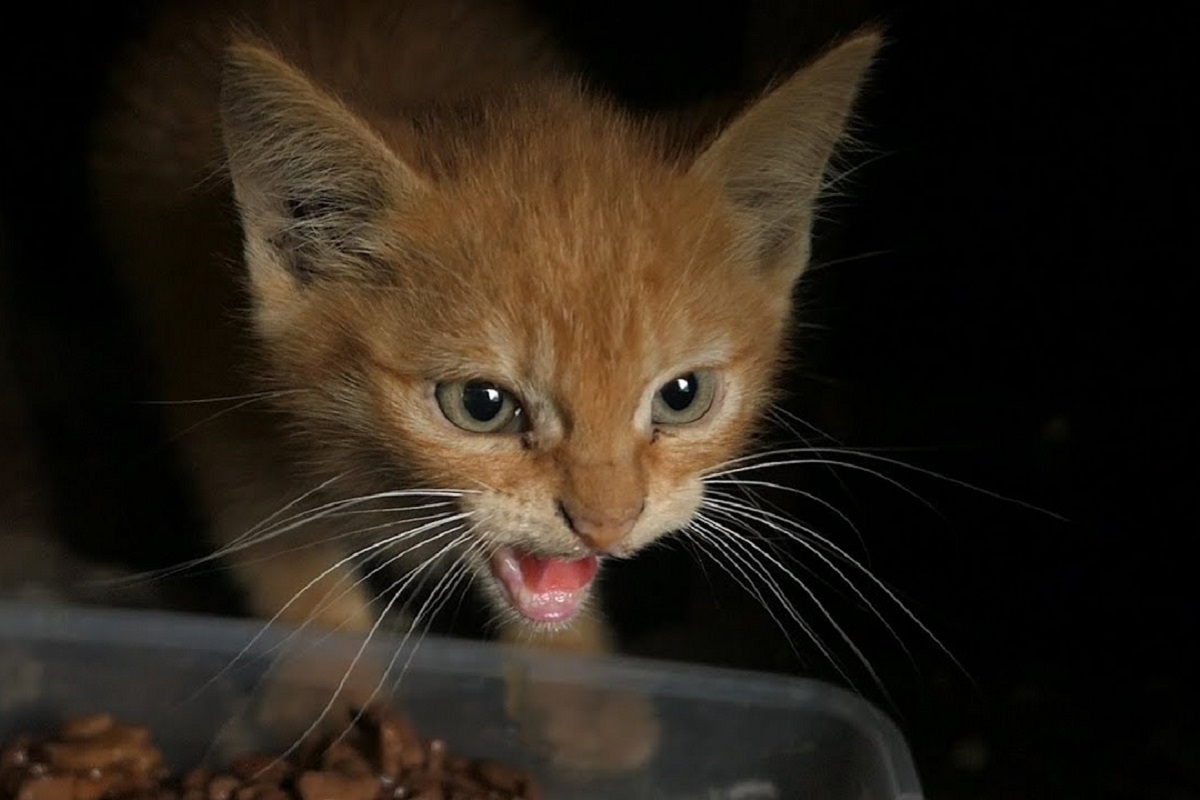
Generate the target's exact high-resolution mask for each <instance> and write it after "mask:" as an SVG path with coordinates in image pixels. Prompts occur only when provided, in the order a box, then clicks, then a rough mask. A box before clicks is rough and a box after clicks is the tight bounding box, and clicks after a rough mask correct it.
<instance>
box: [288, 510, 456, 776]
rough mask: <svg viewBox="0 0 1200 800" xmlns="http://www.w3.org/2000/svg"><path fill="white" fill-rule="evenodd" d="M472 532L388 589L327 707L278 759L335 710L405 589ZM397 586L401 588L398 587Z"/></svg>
mask: <svg viewBox="0 0 1200 800" xmlns="http://www.w3.org/2000/svg"><path fill="white" fill-rule="evenodd" d="M472 530H473V529H472ZM470 534H471V530H468V531H467V532H465V533H462V534H460V535H459V536H457V537H456V538H454V539H452V540H451V541H450V543H449V544H447V545H445V546H444V547H442V549H440V550H439V551H438V552H437V553H436V554H435V555H434V556H432V557H431V558H429V559H427V560H426V561H424V562H423V563H422V564H421V565H419V566H418V567H416V568H415V569H414V570H413V571H412V572H411V573H410V574H409V575H407V576H406V577H405V578H404V579H403V580H402V581H397V582H396V583H394V584H392V587H391V588H389V589H388V591H389V592H391V591H392V589H395V593H394V594H393V595H392V598H391V600H389V601H388V603H387V605H386V606H384V608H383V610H382V611H381V612H380V614H379V615H378V617H377V619H376V620H375V623H374V624H373V625H371V629H370V630H369V631H368V632H367V634H366V636H365V638H364V639H363V641H362V644H361V645H359V647H358V649H357V651H356V652H355V654H354V657H353V658H352V659H351V660H350V665H349V666H348V667H347V668H346V672H345V674H343V675H342V679H341V680H340V681H339V682H338V685H337V688H335V689H334V692H333V696H332V697H330V698H329V702H328V703H326V704H325V707H324V708H323V709H322V710H321V712H320V713H319V714H318V715H317V718H316V719H315V720H313V722H312V724H311V725H309V726H308V728H307V729H306V730H305V731H304V732H303V733H302V734H300V736H299V737H297V739H296V741H295V742H293V743H292V744H291V746H290V747H288V748H287V750H285V751H284V752H283V753H281V754H280V755H279V756H278V758H277V759H276V761H282V760H284V759H287V758H288V757H289V756H291V755H292V754H293V753H294V752H295V751H296V749H297V748H298V747H300V745H301V744H302V743H303V742H304V741H305V740H306V739H308V737H309V736H311V735H312V734H313V732H314V731H316V729H317V728H318V727H319V726H320V725H321V723H322V722H323V721H324V720H325V718H326V717H327V716H329V712H330V711H332V710H333V707H334V705H336V704H337V701H338V698H339V697H341V695H342V692H343V691H345V688H346V683H347V681H349V679H350V676H351V675H352V674H353V673H354V670H355V668H356V667H357V666H358V664H359V662H360V661H361V660H362V656H363V653H365V652H366V651H367V648H368V646H369V645H370V643H371V640H372V639H373V638H374V637H375V635H376V634H377V633H378V632H379V628H380V626H381V625H382V624H383V621H384V619H386V617H387V615H388V614H389V613H390V612H391V610H392V608H393V607H394V606H395V604H396V601H397V600H398V599H399V598H400V596H401V594H402V593H403V591H404V589H405V588H406V587H407V586H408V585H409V584H410V583H411V582H412V581H413V580H414V579H415V578H416V577H417V575H419V574H420V573H421V572H423V571H424V570H425V569H426V568H427V567H428V566H429V565H430V564H432V563H433V562H434V561H436V559H437V558H438V557H440V556H441V555H443V554H444V553H447V552H449V551H450V550H451V549H453V548H454V547H457V546H459V545H460V544H462V543H463V542H465V541H466V540H467V539H468V538H469V537H470ZM397 586H398V587H399V588H396V587H397Z"/></svg>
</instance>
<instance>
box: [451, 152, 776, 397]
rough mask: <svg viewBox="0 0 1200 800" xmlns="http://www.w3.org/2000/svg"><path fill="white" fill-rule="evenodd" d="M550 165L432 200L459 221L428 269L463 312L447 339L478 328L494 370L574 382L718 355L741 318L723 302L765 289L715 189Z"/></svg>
mask: <svg viewBox="0 0 1200 800" xmlns="http://www.w3.org/2000/svg"><path fill="white" fill-rule="evenodd" d="M555 166H560V167H563V168H562V169H558V170H557V174H551V172H550V170H552V169H554V167H555ZM542 167H543V168H542V170H540V172H541V173H542V174H541V175H540V176H538V175H527V176H525V178H524V179H523V180H521V181H513V182H512V184H511V185H499V184H497V185H495V186H492V187H484V186H480V185H479V184H475V185H472V186H470V187H466V188H464V189H460V190H459V191H458V192H456V193H454V194H452V195H451V196H450V197H449V198H447V199H446V200H444V201H443V202H444V205H441V207H440V208H439V209H438V213H439V214H440V215H441V223H442V225H443V226H445V227H446V228H447V229H449V230H450V231H451V232H450V233H449V234H448V236H447V238H446V239H445V240H444V242H445V245H444V248H443V249H442V253H441V254H440V256H439V258H438V261H439V263H440V268H439V269H438V270H437V273H436V274H429V275H428V276H427V277H428V278H429V279H430V280H431V281H434V282H436V283H437V284H438V285H439V294H438V299H439V301H440V302H441V303H442V304H444V305H445V306H447V308H445V310H444V311H443V312H442V313H440V314H438V315H437V316H438V319H440V320H442V321H443V322H445V323H448V324H450V325H454V324H455V320H464V321H466V322H465V324H466V327H465V328H464V329H463V330H461V331H460V332H459V335H458V336H455V337H453V338H454V339H462V338H463V337H470V336H475V337H478V339H479V341H477V344H480V345H484V346H486V347H487V348H488V349H489V350H491V354H490V357H491V359H492V360H493V361H494V362H495V363H496V366H497V368H499V369H501V370H502V371H503V372H505V373H507V374H514V375H522V376H533V375H538V376H539V378H540V379H541V380H547V379H549V377H550V376H549V375H547V374H545V373H546V371H547V367H548V365H553V373H554V377H555V378H557V379H558V380H568V381H577V380H584V379H586V378H587V377H588V376H591V377H592V378H599V377H600V375H601V373H603V372H604V371H605V370H606V369H607V368H608V367H610V366H611V368H612V369H613V370H614V371H616V372H621V373H632V374H629V377H630V378H631V379H633V380H635V381H637V382H639V383H640V382H644V381H646V380H649V379H651V378H653V377H655V376H656V375H658V374H659V373H661V372H663V371H666V370H670V369H673V368H676V367H679V366H687V365H688V364H689V363H691V364H694V365H697V366H698V365H705V364H712V363H719V362H720V361H721V360H722V359H724V358H725V357H726V356H727V355H728V350H729V338H730V330H729V328H730V326H731V324H736V320H735V319H731V317H730V315H728V314H726V313H724V312H723V308H722V302H730V301H732V302H733V303H734V304H735V305H736V304H737V301H738V300H739V299H741V298H742V297H743V296H744V295H746V294H747V293H748V292H749V293H753V292H755V291H757V290H758V288H759V287H757V286H756V285H754V281H753V279H752V278H751V277H750V276H749V275H747V274H745V272H746V271H745V270H744V269H742V267H744V265H738V264H734V263H732V261H731V256H730V253H731V249H732V248H731V246H730V245H731V237H730V234H729V224H728V220H727V219H726V218H725V216H724V215H725V210H724V208H723V207H722V206H721V205H720V203H719V202H718V198H717V197H716V196H715V194H713V193H711V192H710V193H708V196H706V195H705V192H704V191H703V188H698V187H696V186H694V185H691V182H689V181H688V180H686V177H685V176H679V175H675V174H669V173H667V172H666V171H665V170H664V171H663V172H662V173H660V174H657V175H653V176H639V175H638V174H637V173H636V172H635V173H630V174H626V175H625V176H623V177H624V180H622V181H619V182H615V183H610V184H609V185H603V186H601V185H597V182H598V177H597V174H596V173H595V172H594V173H588V172H587V171H586V170H585V169H583V168H581V166H580V165H574V167H573V168H572V169H570V170H567V169H566V168H565V165H542ZM596 172H598V173H600V174H599V177H600V178H604V177H612V176H605V175H604V174H603V173H604V170H603V169H597V170H596ZM639 177H642V178H643V179H642V180H638V178H639ZM646 177H651V178H653V180H647V179H646ZM539 179H540V180H539ZM539 182H541V183H544V184H545V185H542V186H539V185H538V184H539ZM518 189H520V190H522V191H517V190H518ZM446 272H452V273H453V275H452V276H451V280H452V281H453V283H454V286H455V289H454V290H453V291H450V290H449V288H450V287H449V286H448V285H447V275H446V274H445V273H446ZM485 343H486V344H485ZM576 372H579V373H584V372H586V373H587V374H586V375H585V374H579V375H576V374H574V373H576Z"/></svg>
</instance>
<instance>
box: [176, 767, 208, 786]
mask: <svg viewBox="0 0 1200 800" xmlns="http://www.w3.org/2000/svg"><path fill="white" fill-rule="evenodd" d="M210 777H211V776H210V775H209V772H208V770H206V769H205V768H204V767H196V768H195V769H193V770H190V771H189V772H188V773H187V774H186V775H184V776H183V780H182V781H180V784H179V785H180V786H182V787H183V789H184V791H191V790H193V789H197V790H200V789H204V787H206V786H208V780H209V778H210Z"/></svg>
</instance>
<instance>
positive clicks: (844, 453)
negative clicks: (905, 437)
mask: <svg viewBox="0 0 1200 800" xmlns="http://www.w3.org/2000/svg"><path fill="white" fill-rule="evenodd" d="M825 454H832V455H834V456H838V457H841V458H847V457H853V458H861V459H864V460H867V461H874V462H878V463H882V464H887V465H889V466H893V467H898V468H900V469H904V470H908V471H910V472H915V473H917V474H919V475H924V476H925V477H928V478H933V479H935V480H939V481H943V482H945V483H949V484H951V485H953V486H958V487H960V488H962V489H968V490H970V491H972V492H976V493H978V494H982V495H984V496H985V497H990V498H992V499H993V500H999V501H1001V502H1004V503H1011V504H1013V505H1017V506H1020V507H1021V508H1024V509H1027V510H1029V511H1036V512H1038V513H1039V514H1045V515H1047V516H1049V517H1052V518H1054V519H1056V520H1059V521H1060V522H1066V521H1067V520H1066V518H1064V517H1062V516H1060V515H1058V514H1055V513H1054V512H1053V511H1047V510H1046V509H1044V508H1039V507H1037V506H1035V505H1032V504H1030V503H1026V502H1024V501H1021V500H1017V499H1015V498H1012V497H1007V496H1005V495H1002V494H999V493H998V492H993V491H991V490H988V489H984V488H982V487H979V486H975V485H974V484H971V483H968V482H966V481H963V480H959V479H958V478H951V477H949V476H948V475H942V474H940V473H938V472H934V471H933V470H929V469H925V468H924V467H918V466H916V465H914V464H908V463H906V462H904V461H900V460H898V459H895V458H889V457H887V456H882V455H879V454H878V453H869V452H865V451H863V450H850V449H844V448H835V447H784V448H778V449H772V450H767V451H764V452H761V453H752V454H750V455H747V456H742V457H739V458H735V459H731V460H730V461H727V462H725V464H724V465H723V467H725V466H729V465H734V464H739V463H742V464H744V466H740V467H733V468H721V469H720V470H719V471H716V472H711V473H708V474H707V475H706V476H705V477H710V476H711V477H721V478H725V477H729V476H730V475H734V474H738V473H741V472H748V471H751V470H756V469H767V468H771V467H780V466H800V465H804V464H826V465H834V466H839V467H843V468H845V469H853V470H859V471H863V472H867V473H869V474H871V475H873V476H875V477H876V478H879V479H880V480H883V481H886V482H887V483H889V484H891V485H893V486H895V487H897V488H899V489H901V490H902V491H904V492H905V493H907V494H909V495H911V496H913V497H914V498H916V499H917V500H919V501H920V502H922V503H924V504H925V505H930V504H929V503H928V502H927V501H925V500H924V499H922V498H921V497H920V496H919V495H917V494H915V493H914V492H913V491H912V490H910V489H908V488H907V487H905V486H903V485H902V484H900V483H899V482H898V481H896V480H894V479H893V478H890V477H888V476H886V475H884V474H882V473H880V472H877V471H874V470H870V469H868V468H866V467H864V466H862V465H861V464H855V463H853V462H850V461H844V460H835V459H831V458H827V457H822V458H808V459H784V460H782V461H779V460H772V461H768V462H765V463H755V464H745V462H749V461H753V460H755V459H760V458H769V459H777V458H778V457H780V456H790V455H805V456H824V455H825ZM930 507H931V508H932V506H930ZM934 511H935V512H936V511H937V510H936V509H934Z"/></svg>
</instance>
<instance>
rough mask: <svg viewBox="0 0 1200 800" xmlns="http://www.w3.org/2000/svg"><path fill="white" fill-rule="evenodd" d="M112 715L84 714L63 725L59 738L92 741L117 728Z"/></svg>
mask: <svg viewBox="0 0 1200 800" xmlns="http://www.w3.org/2000/svg"><path fill="white" fill-rule="evenodd" d="M116 724H117V721H116V720H114V719H113V717H112V715H111V714H83V715H80V716H78V717H72V718H70V719H68V720H67V721H66V722H64V723H63V726H62V728H61V729H60V730H59V734H58V735H59V736H61V737H62V738H64V739H91V738H92V737H93V736H99V735H100V734H102V733H105V732H106V731H110V730H112V729H113V728H114V727H116Z"/></svg>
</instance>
